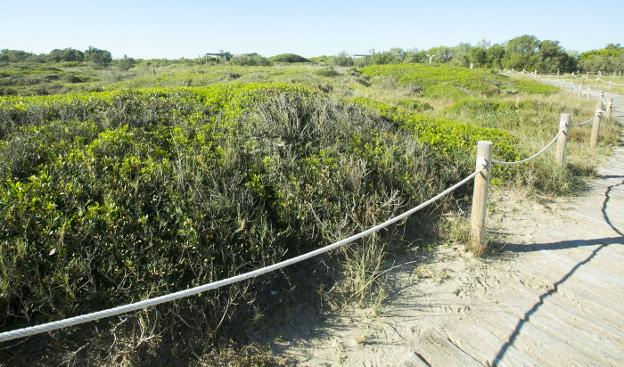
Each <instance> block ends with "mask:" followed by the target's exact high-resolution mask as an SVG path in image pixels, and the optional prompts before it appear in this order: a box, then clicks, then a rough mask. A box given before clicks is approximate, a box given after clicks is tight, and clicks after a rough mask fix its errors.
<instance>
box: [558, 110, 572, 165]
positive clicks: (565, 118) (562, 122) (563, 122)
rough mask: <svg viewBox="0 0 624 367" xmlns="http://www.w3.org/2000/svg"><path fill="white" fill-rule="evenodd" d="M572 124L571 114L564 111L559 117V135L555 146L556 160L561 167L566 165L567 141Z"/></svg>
mask: <svg viewBox="0 0 624 367" xmlns="http://www.w3.org/2000/svg"><path fill="white" fill-rule="evenodd" d="M569 126H570V114H569V113H562V114H561V118H560V119H559V136H558V137H557V147H556V148H555V161H556V162H557V165H558V166H559V167H565V159H566V142H567V141H568V127H569Z"/></svg>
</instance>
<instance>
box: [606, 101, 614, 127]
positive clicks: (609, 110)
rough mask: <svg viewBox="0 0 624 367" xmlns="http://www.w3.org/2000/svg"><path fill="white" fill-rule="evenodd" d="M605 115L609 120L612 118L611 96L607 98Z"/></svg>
mask: <svg viewBox="0 0 624 367" xmlns="http://www.w3.org/2000/svg"><path fill="white" fill-rule="evenodd" d="M605 115H606V118H607V120H609V121H611V119H613V97H611V98H609V102H607V110H606V112H605Z"/></svg>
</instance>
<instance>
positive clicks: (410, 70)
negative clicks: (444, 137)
mask: <svg viewBox="0 0 624 367" xmlns="http://www.w3.org/2000/svg"><path fill="white" fill-rule="evenodd" d="M362 70H363V73H364V74H365V75H369V76H382V77H391V78H394V79H395V80H397V81H398V82H399V83H400V84H402V85H404V86H410V85H413V84H416V85H418V86H419V87H420V88H422V90H423V95H425V96H428V97H443V98H449V97H452V98H457V97H462V96H466V95H488V94H500V93H502V92H503V91H504V90H506V91H510V90H512V89H514V90H516V91H521V92H525V93H539V94H548V93H554V92H556V91H557V88H555V87H552V86H547V85H543V84H540V83H537V82H534V81H530V80H515V79H510V78H508V77H504V76H501V75H499V74H497V73H495V72H494V71H490V70H486V69H474V70H472V69H468V68H463V67H455V66H449V65H423V64H397V65H371V66H367V67H364V68H363V69H362Z"/></svg>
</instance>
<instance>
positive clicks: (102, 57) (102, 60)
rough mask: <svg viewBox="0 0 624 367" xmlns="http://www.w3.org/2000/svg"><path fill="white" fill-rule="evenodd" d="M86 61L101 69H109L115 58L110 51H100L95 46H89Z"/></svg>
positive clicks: (85, 53) (85, 56)
mask: <svg viewBox="0 0 624 367" xmlns="http://www.w3.org/2000/svg"><path fill="white" fill-rule="evenodd" d="M84 59H85V60H86V61H90V62H92V63H94V64H95V65H96V66H97V67H100V68H104V67H107V66H108V65H110V63H111V62H112V61H113V57H112V56H111V53H110V52H109V51H106V50H100V49H98V48H95V47H93V46H89V49H88V50H86V51H85V52H84Z"/></svg>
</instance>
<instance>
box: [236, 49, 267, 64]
mask: <svg viewBox="0 0 624 367" xmlns="http://www.w3.org/2000/svg"><path fill="white" fill-rule="evenodd" d="M229 62H230V63H232V64H234V65H241V66H271V61H269V59H267V58H266V57H263V56H261V55H258V54H257V53H255V52H254V53H250V54H242V55H236V56H234V57H232V58H231V59H230V61H229Z"/></svg>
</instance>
